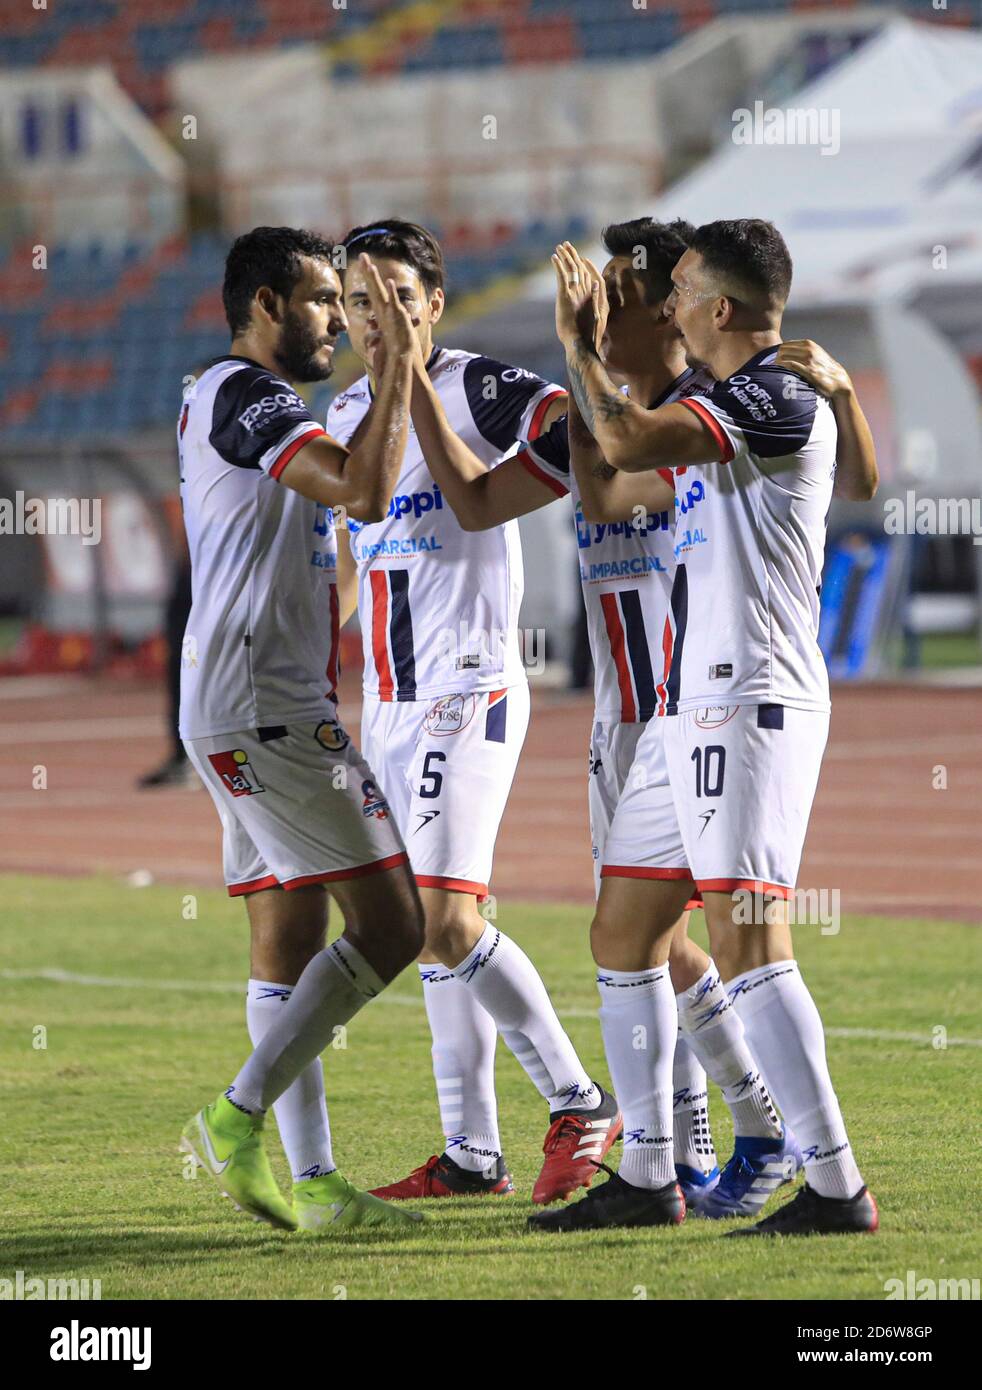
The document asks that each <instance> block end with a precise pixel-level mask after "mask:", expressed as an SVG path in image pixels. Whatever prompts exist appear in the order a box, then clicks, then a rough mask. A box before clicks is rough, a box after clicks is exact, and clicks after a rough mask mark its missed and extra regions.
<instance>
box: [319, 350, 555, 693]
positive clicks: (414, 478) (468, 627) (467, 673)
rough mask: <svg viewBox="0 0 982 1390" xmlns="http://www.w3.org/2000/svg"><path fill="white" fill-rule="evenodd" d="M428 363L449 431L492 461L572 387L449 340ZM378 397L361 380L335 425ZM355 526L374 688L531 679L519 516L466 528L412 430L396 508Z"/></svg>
mask: <svg viewBox="0 0 982 1390" xmlns="http://www.w3.org/2000/svg"><path fill="white" fill-rule="evenodd" d="M427 371H428V372H429V375H430V380H431V381H432V382H433V385H434V387H435V389H436V392H437V394H438V396H439V397H440V401H441V402H442V405H443V409H444V411H445V412H446V416H447V420H448V422H449V424H450V428H451V429H452V430H453V431H454V433H455V434H457V435H458V436H459V437H460V438H461V439H462V440H463V441H464V443H465V444H466V445H467V446H468V448H470V449H471V450H472V451H473V453H475V454H476V455H477V457H478V458H479V459H481V460H482V462H484V463H486V464H489V465H493V464H495V463H497V462H498V461H500V459H501V457H502V455H504V454H506V453H507V452H508V451H509V450H510V449H511V448H512V447H513V446H514V444H515V442H516V441H517V440H518V439H519V437H521V436H523V435H525V434H528V435H531V436H532V437H535V436H536V435H537V434H538V432H539V430H540V429H541V423H542V419H543V417H544V416H545V414H546V411H547V410H548V407H549V405H550V404H551V402H552V401H554V400H555V399H556V398H557V397H562V396H563V395H564V394H565V392H564V391H563V389H562V387H560V386H556V385H554V384H551V383H550V382H548V381H544V380H543V379H542V378H541V377H538V376H536V375H534V373H532V372H527V371H524V370H523V369H522V368H520V367H509V366H507V365H505V364H504V363H502V362H496V361H494V360H493V359H491V358H489V357H480V356H476V355H475V354H474V353H470V352H461V351H457V350H451V349H447V348H434V350H433V352H432V354H431V356H430V360H429V362H428V363H427ZM370 405H371V388H370V385H369V381H368V378H367V377H361V378H360V379H359V380H358V381H356V382H355V383H354V385H353V386H351V387H350V388H349V389H348V390H347V391H345V392H343V393H342V394H341V395H339V396H337V397H336V398H335V399H334V401H332V403H331V406H330V409H329V411H328V415H327V428H328V431H329V433H330V434H331V435H333V437H334V438H335V439H338V440H340V441H341V442H342V443H347V442H348V441H349V440H350V439H351V437H352V435H353V434H354V432H355V430H356V429H357V428H358V426H359V424H360V423H361V421H362V420H363V419H364V417H365V414H366V412H367V411H368V409H369V407H370ZM348 529H349V532H350V537H349V539H350V541H351V550H352V554H353V556H354V559H355V563H356V565H357V568H358V617H359V620H360V623H361V631H362V641H363V645H364V651H365V668H364V688H365V691H366V693H367V694H371V695H376V696H377V697H378V698H379V699H380V700H429V699H432V698H433V697H434V696H439V695H449V694H453V693H456V692H462V693H466V692H469V691H481V690H493V689H497V688H498V687H502V686H508V685H515V684H517V683H519V682H520V681H524V680H525V678H526V677H525V668H524V666H523V664H522V656H521V651H520V648H519V642H518V612H519V608H520V607H521V602H522V593H523V590H524V574H523V569H522V549H521V541H520V539H519V534H518V523H517V522H516V521H508V522H506V523H505V524H504V525H503V526H494V527H491V528H490V529H489V530H487V531H471V532H469V531H464V530H463V529H462V527H461V526H460V524H459V522H458V521H457V518H456V516H455V515H454V512H453V509H452V508H451V507H450V506H449V504H448V503H446V502H445V501H444V498H443V494H442V493H441V492H440V489H439V487H438V486H437V485H436V483H435V482H434V480H433V477H432V475H431V474H430V471H429V468H428V467H427V465H426V460H425V459H424V457H423V452H422V450H421V449H420V447H419V444H418V442H417V440H416V435H415V432H414V431H412V429H410V435H409V442H408V444H407V446H406V455H405V459H404V461H403V465H402V471H401V472H400V474H399V481H398V482H397V484H396V489H395V495H394V496H393V498H392V501H391V503H390V504H389V510H388V515H387V516H386V517H385V518H384V519H383V520H382V521H379V522H372V523H370V524H366V525H362V524H360V523H358V522H354V521H349V523H348Z"/></svg>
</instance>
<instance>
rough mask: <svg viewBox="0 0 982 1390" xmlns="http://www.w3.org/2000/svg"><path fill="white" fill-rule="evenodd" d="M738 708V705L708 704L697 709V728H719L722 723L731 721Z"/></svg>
mask: <svg viewBox="0 0 982 1390" xmlns="http://www.w3.org/2000/svg"><path fill="white" fill-rule="evenodd" d="M737 709H738V706H737V705H706V707H705V708H704V709H700V710H696V728H697V729H718V728H719V727H720V725H722V724H728V723H729V722H730V720H731V719H732V718H733V716H734V715H735V714H736V712H737Z"/></svg>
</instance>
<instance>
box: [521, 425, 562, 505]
mask: <svg viewBox="0 0 982 1390" xmlns="http://www.w3.org/2000/svg"><path fill="white" fill-rule="evenodd" d="M518 459H519V462H520V463H521V464H522V466H523V467H524V468H525V469H526V471H527V472H529V473H531V474H532V476H533V477H535V478H538V479H539V481H540V482H543V483H545V484H546V486H547V487H550V488H552V490H553V492H554V493H555V494H556V496H557V497H565V496H566V494H567V493H568V492H569V431H568V429H567V417H566V416H565V415H561V416H560V418H559V419H558V420H554V421H553V422H552V424H551V425H550V426H549V428H548V429H547V430H546V432H545V434H540V435H539V436H538V437H537V438H536V440H535V442H534V443H531V442H525V441H524V440H523V441H522V447H521V449H520V451H519V454H518Z"/></svg>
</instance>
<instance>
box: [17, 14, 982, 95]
mask: <svg viewBox="0 0 982 1390" xmlns="http://www.w3.org/2000/svg"><path fill="white" fill-rule="evenodd" d="M866 3H868V4H872V5H879V6H883V7H887V6H888V7H889V8H891V9H892V10H895V11H896V10H901V11H904V10H905V11H907V12H908V13H910V14H911V16H912V17H914V18H917V19H930V18H932V16H933V15H934V11H932V9H931V7H930V6H929V5H925V4H924V0H866ZM855 4H856V0H649V3H648V5H647V7H646V8H645V9H635V8H634V7H633V5H632V3H631V0H494V3H490V0H468V3H467V4H466V5H464V4H461V5H459V6H454V5H451V6H449V7H448V12H447V17H446V19H445V20H444V22H443V23H440V22H439V21H440V11H439V10H438V9H436V8H435V7H433V6H429V7H422V10H421V12H420V19H419V22H418V24H417V23H413V24H412V25H409V26H407V27H405V28H404V29H403V30H401V31H400V30H392V32H391V34H389V31H388V30H386V31H385V34H384V35H383V39H384V41H383V42H381V43H380V45H379V46H378V47H377V48H376V49H370V50H368V51H367V53H366V55H364V56H361V57H359V59H358V60H357V61H355V60H354V59H352V58H351V57H345V56H343V55H342V57H341V60H340V61H339V63H338V66H337V69H336V71H337V74H338V76H340V77H345V76H352V77H354V76H357V75H360V74H361V73H362V72H363V71H365V70H367V71H369V72H400V71H401V72H424V71H431V70H436V69H441V70H444V71H446V70H448V69H451V70H452V69H454V68H467V67H491V66H494V65H497V64H501V63H548V62H569V61H571V60H574V59H577V58H583V59H587V60H591V61H605V60H613V59H618V58H624V57H626V56H631V57H638V56H642V55H644V54H646V53H651V54H653V53H658V52H660V51H661V50H662V49H664V48H667V47H668V46H669V45H670V44H672V43H674V42H675V41H676V40H677V39H679V38H681V37H684V35H685V34H687V33H688V32H689V31H690V30H692V29H694V28H696V27H698V26H699V25H700V24H704V23H706V22H707V21H709V20H711V19H715V18H717V17H719V16H726V15H734V16H735V15H739V14H741V13H759V12H760V11H761V10H764V9H773V10H774V11H775V12H780V11H781V10H794V11H795V12H796V13H799V14H800V13H801V12H803V11H807V10H809V9H816V10H826V11H827V10H829V9H851V8H854V6H855ZM392 8H393V7H392V2H391V0H358V3H357V4H352V5H350V6H349V7H348V8H346V9H335V7H334V5H333V4H331V3H329V0H57V3H55V4H52V5H49V6H48V7H47V9H44V10H36V9H34V7H33V6H32V5H30V4H26V3H24V0H0V32H2V33H3V35H4V39H3V50H2V54H3V56H2V62H3V64H5V65H8V66H13V67H47V66H66V65H72V64H86V63H93V62H106V61H107V59H108V61H110V62H111V63H112V64H113V66H114V68H115V71H116V75H117V77H118V78H119V81H120V82H121V83H122V85H123V86H124V87H125V88H126V89H127V91H129V92H130V94H131V95H132V96H133V97H134V99H135V100H136V101H137V102H139V104H140V105H141V106H142V107H143V109H144V110H145V111H147V112H148V113H149V114H151V115H153V116H155V117H156V116H160V115H162V114H163V112H164V110H165V108H166V100H167V97H166V86H165V72H166V69H167V68H168V66H169V65H171V64H172V63H174V62H175V61H177V60H179V59H181V58H185V57H188V56H192V55H195V54H203V55H207V54H209V53H222V52H230V51H235V50H249V49H268V48H275V47H281V46H285V45H288V44H294V43H307V42H310V41H312V40H314V41H322V42H331V41H333V40H338V39H348V38H350V37H351V36H352V35H356V34H358V33H359V32H361V31H363V30H366V29H368V28H370V27H371V26H372V25H373V24H375V23H376V22H377V21H378V20H379V19H381V18H382V17H383V16H389V15H391V12H392ZM976 14H977V0H948V4H947V8H946V9H945V11H944V14H943V18H944V21H945V23H946V24H949V25H950V24H952V23H965V24H969V23H971V22H973V20H974V19H975V16H976ZM386 36H388V37H386Z"/></svg>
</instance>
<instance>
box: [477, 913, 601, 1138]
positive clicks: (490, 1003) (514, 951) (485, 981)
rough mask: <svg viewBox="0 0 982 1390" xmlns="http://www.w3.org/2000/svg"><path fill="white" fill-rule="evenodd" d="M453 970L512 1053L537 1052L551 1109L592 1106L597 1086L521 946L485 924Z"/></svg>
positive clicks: (597, 1095)
mask: <svg viewBox="0 0 982 1390" xmlns="http://www.w3.org/2000/svg"><path fill="white" fill-rule="evenodd" d="M453 973H454V974H455V975H456V977H457V979H458V980H460V981H461V982H462V983H463V984H464V985H466V986H467V988H468V989H469V990H470V991H471V992H472V994H473V995H474V997H475V999H477V1001H478V1002H479V1003H480V1004H483V1006H484V1008H485V1009H486V1010H487V1011H488V1013H489V1014H490V1015H491V1017H492V1018H493V1019H494V1022H495V1026H496V1027H497V1028H498V1031H499V1032H500V1033H501V1034H502V1035H503V1036H504V1037H505V1040H506V1042H507V1043H508V1046H509V1047H510V1048H511V1049H512V1051H513V1052H515V1054H516V1056H517V1055H518V1052H519V1051H521V1052H522V1053H523V1054H525V1055H526V1056H527V1055H528V1054H529V1053H530V1052H534V1053H535V1054H536V1057H537V1059H538V1060H537V1061H535V1062H534V1066H535V1068H536V1069H538V1068H540V1067H541V1068H542V1069H543V1070H544V1071H545V1073H546V1075H547V1077H548V1080H547V1081H543V1082H542V1083H541V1085H540V1088H539V1089H540V1090H542V1089H543V1087H544V1086H548V1088H549V1089H548V1100H549V1108H550V1110H571V1109H581V1110H595V1109H596V1107H597V1106H598V1105H599V1104H600V1100H601V1094H600V1087H599V1086H597V1085H596V1084H595V1083H594V1082H593V1081H591V1079H590V1077H589V1076H588V1075H587V1073H586V1072H585V1071H584V1069H583V1064H582V1063H581V1062H580V1059H579V1057H577V1055H576V1049H575V1048H574V1047H573V1044H572V1043H571V1042H570V1040H569V1038H568V1037H567V1036H566V1033H565V1032H564V1030H563V1026H562V1024H561V1023H560V1022H559V1019H558V1018H557V1017H556V1011H555V1009H554V1008H553V1007H552V1002H551V1000H550V998H549V995H548V993H547V992H546V987H545V985H544V984H543V983H542V980H541V978H540V977H539V972H538V971H537V970H536V968H535V966H534V965H533V964H532V962H531V961H530V960H529V958H528V956H527V955H526V954H525V952H524V951H523V950H522V948H521V947H520V946H517V945H516V944H515V942H514V941H512V940H511V939H510V938H509V937H507V936H505V934H504V932H502V931H499V930H498V928H497V927H495V926H493V925H492V924H490V923H489V924H488V926H487V927H485V929H484V931H483V932H482V934H481V939H480V941H478V943H477V945H476V946H475V947H474V949H473V951H471V952H470V954H469V955H467V956H466V957H465V958H464V960H462V961H461V962H460V964H459V965H456V966H454V970H453ZM530 1075H531V1071H530ZM543 1094H545V1091H543Z"/></svg>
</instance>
